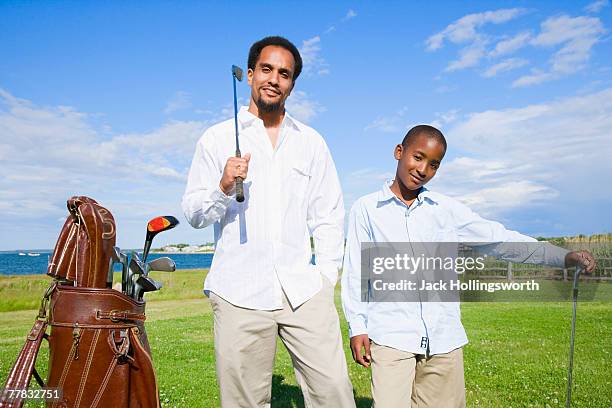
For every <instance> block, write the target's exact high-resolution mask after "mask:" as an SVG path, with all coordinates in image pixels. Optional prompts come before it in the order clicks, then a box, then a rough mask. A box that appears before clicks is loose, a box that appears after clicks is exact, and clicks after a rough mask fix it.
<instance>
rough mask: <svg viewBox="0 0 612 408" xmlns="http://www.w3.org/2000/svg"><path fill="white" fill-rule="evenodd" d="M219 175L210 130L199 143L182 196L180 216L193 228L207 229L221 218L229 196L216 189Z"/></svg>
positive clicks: (229, 198) (220, 172)
mask: <svg viewBox="0 0 612 408" xmlns="http://www.w3.org/2000/svg"><path fill="white" fill-rule="evenodd" d="M222 174H223V167H222V163H220V162H219V159H218V158H217V157H216V154H215V146H214V137H213V135H212V132H211V131H210V130H209V131H206V132H205V133H204V135H203V136H202V137H201V138H200V140H199V141H198V144H197V146H196V151H195V154H194V156H193V161H192V162H191V167H190V169H189V176H188V178H187V187H186V189H185V194H183V200H182V208H183V213H184V214H185V218H187V221H188V222H189V224H191V226H192V227H194V228H204V227H207V226H209V225H211V224H213V223H214V222H217V221H219V220H220V219H221V218H222V217H223V216H224V214H225V212H226V210H227V207H228V205H229V204H230V202H231V200H232V196H228V195H226V194H225V193H223V191H221V188H220V187H219V181H220V180H221V175H222Z"/></svg>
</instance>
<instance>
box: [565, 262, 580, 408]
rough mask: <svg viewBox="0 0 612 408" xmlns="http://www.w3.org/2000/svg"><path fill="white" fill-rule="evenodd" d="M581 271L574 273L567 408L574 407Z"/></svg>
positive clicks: (577, 270) (577, 268)
mask: <svg viewBox="0 0 612 408" xmlns="http://www.w3.org/2000/svg"><path fill="white" fill-rule="evenodd" d="M581 271H582V270H581V268H580V267H576V272H574V286H573V288H572V297H573V310H572V332H571V336H570V353H569V368H568V369H567V396H566V399H565V407H566V408H569V407H570V406H571V405H572V402H571V401H572V371H573V368H574V337H575V335H576V304H577V303H578V276H579V275H580V272H581Z"/></svg>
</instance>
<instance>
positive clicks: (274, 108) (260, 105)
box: [255, 96, 283, 113]
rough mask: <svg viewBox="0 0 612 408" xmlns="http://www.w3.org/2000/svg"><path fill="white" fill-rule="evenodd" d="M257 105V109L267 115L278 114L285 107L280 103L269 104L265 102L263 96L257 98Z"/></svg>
mask: <svg viewBox="0 0 612 408" xmlns="http://www.w3.org/2000/svg"><path fill="white" fill-rule="evenodd" d="M255 105H257V109H259V110H260V111H262V112H266V113H272V112H278V111H279V110H280V109H281V108H282V106H283V104H282V103H281V102H280V101H279V102H275V103H268V102H266V101H264V100H263V98H262V97H261V96H260V97H259V98H257V100H256V101H255Z"/></svg>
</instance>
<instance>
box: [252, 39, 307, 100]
mask: <svg viewBox="0 0 612 408" xmlns="http://www.w3.org/2000/svg"><path fill="white" fill-rule="evenodd" d="M294 69H295V61H294V59H293V55H292V54H291V53H290V52H289V51H288V50H286V49H285V48H282V47H278V46H275V45H269V46H267V47H264V49H263V50H261V54H259V59H258V60H257V63H256V64H255V69H254V70H253V69H249V70H248V71H247V78H248V81H249V85H250V86H251V99H252V100H253V102H255V105H257V108H258V109H259V110H260V111H263V112H275V111H278V110H282V109H284V107H285V100H286V99H287V97H288V96H289V94H290V93H291V90H292V89H293V72H294Z"/></svg>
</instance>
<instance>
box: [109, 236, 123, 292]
mask: <svg viewBox="0 0 612 408" xmlns="http://www.w3.org/2000/svg"><path fill="white" fill-rule="evenodd" d="M120 253H121V250H120V249H119V248H118V247H116V246H115V247H113V250H112V251H111V256H110V261H109V265H108V277H107V278H106V287H107V288H112V287H113V275H114V273H115V264H118V263H121V256H120V255H119V254H120Z"/></svg>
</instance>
